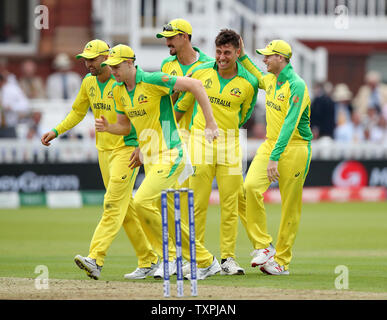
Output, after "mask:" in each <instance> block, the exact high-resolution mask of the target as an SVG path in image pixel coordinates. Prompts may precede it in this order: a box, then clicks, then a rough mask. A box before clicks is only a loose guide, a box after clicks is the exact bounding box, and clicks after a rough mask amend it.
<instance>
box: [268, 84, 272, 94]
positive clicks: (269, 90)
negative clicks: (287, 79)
mask: <svg viewBox="0 0 387 320" xmlns="http://www.w3.org/2000/svg"><path fill="white" fill-rule="evenodd" d="M272 90H273V85H270V86H269V88H268V89H267V90H266V93H267V94H271V91H272Z"/></svg>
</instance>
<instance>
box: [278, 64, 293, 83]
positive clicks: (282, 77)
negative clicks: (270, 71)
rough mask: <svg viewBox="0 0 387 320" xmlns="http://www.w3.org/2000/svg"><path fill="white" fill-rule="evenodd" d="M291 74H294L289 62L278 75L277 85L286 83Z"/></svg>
mask: <svg viewBox="0 0 387 320" xmlns="http://www.w3.org/2000/svg"><path fill="white" fill-rule="evenodd" d="M293 73H294V70H293V67H292V65H291V64H290V62H289V63H288V64H287V65H286V67H285V68H283V69H282V71H281V72H280V74H279V75H278V79H277V84H278V85H280V83H281V84H282V83H284V82H286V80H289V79H290V78H291V76H292V74H293Z"/></svg>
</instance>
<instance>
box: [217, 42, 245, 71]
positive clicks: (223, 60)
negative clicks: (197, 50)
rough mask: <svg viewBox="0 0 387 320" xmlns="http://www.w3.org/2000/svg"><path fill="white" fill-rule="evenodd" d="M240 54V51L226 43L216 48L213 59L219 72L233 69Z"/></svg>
mask: <svg viewBox="0 0 387 320" xmlns="http://www.w3.org/2000/svg"><path fill="white" fill-rule="evenodd" d="M239 54H240V49H238V48H235V47H234V46H233V45H232V44H230V43H227V44H224V45H221V46H217V47H216V52H215V59H216V63H217V65H218V68H219V69H220V70H227V69H231V68H234V66H235V62H236V60H237V59H238V56H239Z"/></svg>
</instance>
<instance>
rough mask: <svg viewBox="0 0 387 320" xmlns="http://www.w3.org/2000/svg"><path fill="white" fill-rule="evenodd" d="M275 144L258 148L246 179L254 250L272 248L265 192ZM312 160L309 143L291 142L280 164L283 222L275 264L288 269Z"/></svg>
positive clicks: (267, 142)
mask: <svg viewBox="0 0 387 320" xmlns="http://www.w3.org/2000/svg"><path fill="white" fill-rule="evenodd" d="M274 145H275V141H269V140H266V141H265V142H264V143H262V144H261V146H260V147H259V148H258V150H257V153H256V155H255V157H254V159H253V161H252V163H251V165H250V167H249V170H248V172H247V176H246V179H245V183H244V187H245V190H246V214H247V226H248V228H249V230H250V235H252V236H253V237H254V241H256V242H257V243H259V244H260V245H259V247H258V248H255V249H263V248H266V247H268V246H269V245H270V243H271V242H272V237H271V236H270V234H269V233H268V231H267V223H266V211H265V207H264V197H263V194H264V192H265V191H266V190H267V189H268V188H269V185H270V182H269V179H268V177H267V165H268V162H269V157H270V154H271V152H272V150H273V148H274ZM310 160H311V144H310V141H297V142H291V143H290V144H288V146H287V147H286V148H285V150H284V152H283V153H282V155H281V158H280V160H279V162H278V172H279V175H280V177H279V180H278V183H279V190H280V194H281V203H282V206H281V222H280V226H279V231H278V236H277V242H276V245H275V248H276V254H275V256H274V259H275V260H276V262H277V263H278V264H279V265H281V266H284V267H285V270H287V269H288V267H289V263H290V261H291V258H292V246H293V244H294V241H295V238H296V234H297V231H298V226H299V223H300V218H301V207H302V190H303V186H304V182H305V178H306V176H307V174H308V170H309V164H310Z"/></svg>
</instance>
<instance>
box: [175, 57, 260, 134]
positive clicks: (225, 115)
mask: <svg viewBox="0 0 387 320" xmlns="http://www.w3.org/2000/svg"><path fill="white" fill-rule="evenodd" d="M237 68H238V72H237V75H236V76H235V77H233V78H232V79H224V78H222V77H221V76H220V75H219V73H218V71H217V69H218V66H217V64H216V62H208V63H204V64H202V65H200V66H199V67H197V68H195V69H194V71H193V74H192V78H195V79H199V80H201V82H202V84H203V86H204V88H205V90H206V92H207V95H208V98H209V100H210V103H211V106H212V112H213V114H214V118H215V121H216V123H217V125H218V128H219V131H220V132H221V130H223V131H224V132H225V133H227V131H228V130H230V129H234V130H235V136H236V137H238V136H239V128H240V127H241V126H243V124H244V123H245V122H246V121H247V120H248V119H249V118H250V116H251V113H252V111H253V109H254V106H255V103H256V100H257V93H258V81H257V79H256V77H254V76H253V75H252V74H250V73H249V72H248V71H247V70H246V69H245V68H244V67H243V66H242V65H241V64H240V63H239V62H237ZM194 102H195V98H194V96H193V95H192V94H191V93H190V92H184V93H183V94H182V96H181V97H180V98H179V100H178V101H177V102H176V104H175V110H177V111H179V112H185V111H186V110H187V109H189V108H190V106H191V105H192V104H193V103H194ZM205 125H206V121H205V118H204V114H203V112H202V110H201V108H200V107H199V108H198V106H197V102H195V105H194V115H193V118H192V126H191V130H192V129H199V130H204V129H205Z"/></svg>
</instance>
